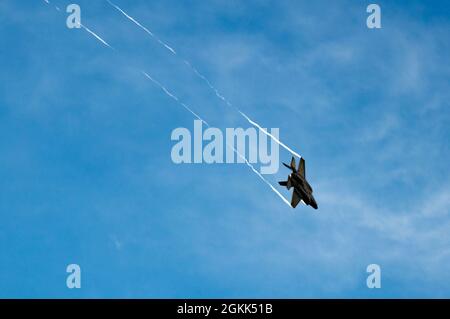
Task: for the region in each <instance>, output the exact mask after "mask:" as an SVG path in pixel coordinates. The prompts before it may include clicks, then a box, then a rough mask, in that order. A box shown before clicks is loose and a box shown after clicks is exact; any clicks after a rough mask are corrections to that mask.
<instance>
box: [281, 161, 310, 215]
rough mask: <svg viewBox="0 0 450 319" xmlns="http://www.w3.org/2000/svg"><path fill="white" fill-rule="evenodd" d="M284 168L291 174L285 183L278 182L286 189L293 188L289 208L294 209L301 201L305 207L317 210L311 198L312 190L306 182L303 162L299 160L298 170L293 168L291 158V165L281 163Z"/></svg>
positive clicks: (293, 163)
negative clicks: (289, 170)
mask: <svg viewBox="0 0 450 319" xmlns="http://www.w3.org/2000/svg"><path fill="white" fill-rule="evenodd" d="M283 165H284V166H286V167H287V168H289V169H291V170H292V173H291V174H290V175H289V176H288V180H287V181H285V182H278V183H279V184H280V185H281V186H286V188H287V189H291V187H294V192H293V193H292V200H291V206H292V207H293V208H295V207H296V206H297V204H298V203H299V202H300V201H301V200H303V202H304V203H305V204H306V205H309V206H311V207H313V208H314V209H317V203H316V200H315V199H314V196H313V194H312V193H313V189H312V187H311V185H309V183H308V181H307V180H306V175H305V160H304V159H303V158H301V159H300V164H299V165H298V169H296V166H295V158H294V157H292V159H291V165H288V164H285V163H283Z"/></svg>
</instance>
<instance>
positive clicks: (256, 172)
mask: <svg viewBox="0 0 450 319" xmlns="http://www.w3.org/2000/svg"><path fill="white" fill-rule="evenodd" d="M44 1H45V2H46V3H47V4H50V1H49V0H44ZM107 1H108V2H109V3H110V4H111V5H113V4H112V3H111V2H110V1H109V0H107ZM113 6H114V5H113ZM55 9H56V10H58V11H60V10H59V8H58V7H56V6H55ZM117 9H118V10H120V8H118V7H117ZM120 11H121V12H122V13H123V14H125V15H126V16H127V17H128V18H129V19H131V20H132V21H133V22H135V23H136V24H138V25H139V26H140V27H141V28H144V30H146V32H147V33H149V34H150V35H152V36H154V35H153V33H151V32H150V31H149V30H148V29H146V28H145V27H143V26H141V25H140V24H139V23H138V22H137V21H135V20H134V19H133V18H131V17H129V16H128V15H127V14H126V13H125V12H123V11H122V10H120ZM80 26H81V27H82V28H83V29H84V30H86V31H87V32H88V33H90V34H91V35H92V36H94V37H95V38H96V39H97V40H99V41H100V42H101V43H103V44H104V45H105V46H107V47H109V48H110V49H113V50H114V48H113V47H112V46H110V45H109V44H108V43H107V42H106V41H105V40H103V39H102V38H101V37H100V36H98V35H97V34H96V33H95V32H93V31H92V30H90V29H89V28H88V27H86V26H84V25H83V24H81V23H80ZM154 37H155V36H154ZM155 39H158V38H156V37H155ZM159 42H160V43H161V44H163V45H164V43H163V42H162V41H159ZM166 47H167V48H168V49H169V50H170V51H171V52H172V53H174V54H176V52H175V51H174V50H173V49H171V48H170V47H168V46H166ZM186 62H187V61H186ZM187 63H189V62H187ZM189 65H190V64H189ZM191 67H192V66H191ZM192 69H193V70H194V71H195V72H196V73H197V74H198V75H199V76H200V77H203V76H202V75H201V74H200V73H199V72H198V71H197V70H196V69H195V68H193V67H192ZM141 72H142V74H143V75H144V76H145V77H146V78H148V79H149V80H150V81H152V82H153V83H154V84H156V85H157V86H158V87H159V88H160V89H161V90H163V92H164V93H165V94H166V95H167V96H169V97H170V98H171V99H173V100H174V101H176V102H177V103H178V104H180V105H181V106H183V107H184V108H185V109H186V110H187V111H189V112H190V113H191V114H192V115H194V116H195V117H196V118H197V119H199V120H200V121H202V122H203V123H205V125H206V126H208V127H209V124H208V123H207V122H206V121H205V120H203V119H202V118H201V117H200V116H198V115H197V114H196V113H195V112H194V111H192V109H191V108H190V107H189V106H187V105H186V104H185V103H183V102H181V101H180V100H179V99H178V97H177V96H175V95H174V94H172V93H171V92H170V91H169V90H168V89H166V87H165V86H164V85H162V84H161V83H159V82H158V81H157V80H155V79H154V78H152V77H151V76H150V75H149V74H148V73H147V72H145V71H141ZM203 78H204V79H205V81H207V83H209V81H208V79H206V77H203ZM211 87H212V85H211ZM212 88H213V87H212ZM216 93H217V95H218V96H219V97H220V94H219V93H218V92H217V90H216ZM221 98H222V99H223V100H224V101H226V100H225V98H223V97H221ZM230 106H231V104H230ZM227 146H228V147H230V148H231V149H233V151H234V152H235V153H236V154H237V155H238V156H239V157H240V158H242V159H243V160H244V161H245V163H246V164H247V166H248V167H250V168H251V169H252V171H253V172H254V173H255V174H256V175H258V177H259V178H261V179H262V180H263V181H264V182H265V183H266V184H267V185H269V187H270V188H271V189H272V190H273V191H274V192H275V194H277V195H278V196H279V197H280V198H281V199H282V200H283V202H285V203H286V204H287V205H288V206H289V207H290V206H291V204H290V203H289V201H288V200H287V199H286V198H285V197H284V196H283V195H281V193H280V192H279V191H278V190H277V189H275V187H273V185H272V184H271V183H270V182H269V181H268V180H267V179H265V178H264V176H262V175H261V173H260V172H258V171H257V170H256V169H255V168H254V167H253V165H252V164H250V162H249V161H248V160H247V159H246V158H245V156H243V155H241V154H240V153H239V152H238V151H237V150H236V149H235V148H234V147H232V146H230V145H229V144H227Z"/></svg>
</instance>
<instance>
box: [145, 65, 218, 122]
mask: <svg viewBox="0 0 450 319" xmlns="http://www.w3.org/2000/svg"><path fill="white" fill-rule="evenodd" d="M141 72H142V74H143V75H144V76H145V77H146V78H147V79H149V80H150V81H152V82H153V83H154V84H156V85H157V86H158V87H159V88H160V89H161V90H163V92H164V93H166V95H167V96H169V97H170V98H171V99H173V100H175V101H176V102H177V103H179V104H180V105H181V106H182V107H184V108H185V109H186V110H188V111H189V112H190V113H191V114H192V115H194V116H195V117H196V118H197V119H199V120H200V121H202V122H203V123H205V124H206V125H207V126H209V124H208V123H207V122H206V121H205V120H204V119H202V118H201V117H200V116H198V115H197V114H196V113H195V112H194V111H192V109H191V108H190V107H189V106H187V105H186V104H184V103H183V102H181V101H180V100H179V99H178V97H176V96H175V95H174V94H172V93H171V92H170V91H169V90H167V89H166V87H165V86H164V85H162V84H161V83H159V82H158V81H156V80H155V79H154V78H152V77H151V76H150V75H149V74H148V73H147V72H145V71H141Z"/></svg>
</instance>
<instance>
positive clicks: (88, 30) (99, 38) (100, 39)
mask: <svg viewBox="0 0 450 319" xmlns="http://www.w3.org/2000/svg"><path fill="white" fill-rule="evenodd" d="M79 24H80V26H81V27H82V28H83V29H84V30H86V31H87V32H88V33H89V34H91V35H92V36H94V37H95V38H96V39H97V40H98V41H100V42H101V43H103V44H104V45H105V46H107V47H108V48H110V49H113V50H114V48H113V47H112V46H110V45H109V44H108V42H106V41H105V40H103V39H102V38H101V37H100V36H99V35H97V34H96V33H95V32H94V31H92V30H91V29H89V28H88V27H86V26H85V25H83V24H82V23H81V22H80V23H79Z"/></svg>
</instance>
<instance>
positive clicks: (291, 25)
mask: <svg viewBox="0 0 450 319" xmlns="http://www.w3.org/2000/svg"><path fill="white" fill-rule="evenodd" d="M69 3H70V2H65V1H60V0H55V1H52V5H54V4H56V5H58V6H59V7H61V8H65V7H66V6H67V5H68V4H69ZM77 3H78V4H79V5H80V6H81V10H82V11H81V13H82V17H81V18H82V23H83V24H85V25H86V26H88V27H89V28H91V29H92V30H93V31H95V32H96V33H97V34H99V35H100V36H102V38H104V39H105V40H106V41H108V43H110V44H111V45H112V46H113V47H114V48H115V49H116V50H115V51H112V50H109V49H107V48H106V47H105V46H103V45H102V44H101V43H100V42H99V41H97V40H96V39H95V38H93V37H92V36H91V35H89V34H88V33H87V32H85V31H84V30H69V29H68V28H67V27H66V25H65V20H66V16H67V15H66V14H65V13H63V12H57V11H56V10H54V8H53V6H49V5H46V4H45V2H44V1H39V0H36V1H32V0H27V1H13V0H4V1H2V2H1V3H0V17H1V19H0V69H1V72H0V79H1V80H0V83H1V84H0V136H1V138H0V152H1V156H0V218H1V219H0V251H1V254H0V297H32V298H37V297H58V298H70V297H75V298H78V297H106V298H110V297H125V298H132V297H137V298H142V297H180V298H187V297H290V298H295V297H324V298H330V297H344V298H354V297H370V298H371V297H374V298H378V297H400V298H404V297H450V273H449V268H448V265H449V263H450V231H449V230H450V219H449V216H450V215H449V213H450V210H449V208H448V207H449V204H450V182H449V170H448V161H449V158H450V150H449V136H450V130H449V127H450V125H449V124H450V123H449V120H450V112H449V107H450V105H449V100H450V93H449V92H450V90H449V80H450V69H449V68H450V63H449V62H450V61H449V49H450V36H449V35H450V24H449V5H448V3H445V1H408V2H407V3H406V2H404V1H379V2H377V3H378V4H379V5H380V6H381V9H382V29H379V30H369V29H368V28H367V27H366V24H365V21H366V18H367V15H368V14H367V13H366V6H367V5H368V4H369V3H370V2H365V1H333V2H332V3H330V1H314V2H312V1H245V2H244V1H218V0H217V1H208V2H205V1H151V2H149V1H122V0H116V1H115V3H117V4H118V5H120V6H121V7H122V8H123V9H125V10H126V11H127V12H128V13H130V14H131V15H132V16H133V17H135V18H136V19H138V20H139V21H140V22H142V23H143V24H144V25H146V26H147V27H149V28H150V29H151V30H152V31H153V32H155V33H156V34H157V35H158V36H159V37H160V38H161V39H163V40H164V41H166V42H167V43H169V44H170V45H172V46H173V47H174V48H175V49H176V50H177V52H178V53H179V55H180V56H182V57H183V58H185V59H188V60H189V61H191V62H192V63H193V64H194V65H195V66H196V67H197V68H198V69H199V70H200V71H201V72H202V73H203V74H205V75H206V76H207V77H208V78H209V79H210V80H211V82H212V83H214V85H215V86H216V87H217V88H219V89H220V90H221V92H222V93H223V94H224V95H225V96H226V97H227V99H228V100H230V101H232V102H233V104H235V105H238V106H239V108H240V109H242V110H243V111H244V112H246V113H247V114H249V115H250V116H251V117H252V118H253V119H255V120H256V121H257V122H258V123H260V124H261V125H263V126H264V127H279V128H280V137H281V140H282V141H284V142H285V143H286V144H288V145H289V146H291V147H292V148H294V149H295V150H296V151H298V152H299V153H300V154H301V155H302V156H304V157H305V159H306V163H307V174H308V179H309V181H310V183H311V184H312V186H313V187H314V193H315V197H316V200H317V202H318V204H319V210H318V211H314V210H313V209H311V208H310V207H305V206H299V207H298V208H297V209H295V210H293V209H290V208H289V207H287V206H286V205H285V204H284V203H283V202H282V201H280V199H279V198H278V197H277V196H276V195H275V194H274V193H273V192H271V190H270V189H269V188H268V187H267V186H266V185H265V184H264V183H263V182H262V181H261V180H260V179H258V177H257V176H255V175H254V174H253V173H252V172H251V170H249V168H248V167H247V166H245V165H242V164H221V165H219V164H216V165H175V164H174V163H173V162H172V161H171V158H170V151H171V148H172V146H173V145H174V143H173V142H172V141H171V140H170V135H171V132H172V130H173V129H175V128H177V127H187V128H192V127H193V119H194V118H193V117H192V115H191V114H190V113H188V112H186V111H185V110H184V109H183V108H181V107H180V106H179V105H178V104H176V103H174V101H173V100H171V99H170V98H168V97H167V96H166V95H164V94H163V93H162V91H161V90H159V89H158V88H157V87H156V86H154V85H152V83H151V82H149V81H146V80H145V78H144V77H143V76H142V74H140V73H139V70H140V69H145V70H146V71H148V72H149V73H151V74H152V75H153V76H154V77H155V78H157V79H158V80H159V81H161V82H162V83H164V84H165V85H166V86H167V87H168V88H170V89H171V90H172V91H173V92H175V93H176V94H177V96H178V97H179V98H180V99H181V100H182V101H184V102H185V103H187V104H189V105H191V106H192V107H193V108H194V109H195V110H196V111H197V112H198V113H199V114H201V116H203V117H204V118H205V119H206V120H207V121H208V122H210V123H211V124H212V125H213V126H216V127H221V128H224V127H244V128H247V127H249V126H248V123H247V122H245V121H243V120H242V118H240V117H239V115H238V114H237V113H236V112H233V111H232V110H230V109H227V108H226V107H224V105H223V104H222V103H221V102H220V100H218V99H217V98H216V97H215V96H214V94H213V93H212V92H211V90H209V89H208V87H207V86H206V85H205V84H204V83H203V82H202V81H201V80H199V79H198V78H197V77H196V76H195V75H194V74H193V73H192V72H191V71H190V69H189V68H187V67H186V66H185V65H184V64H183V63H182V61H181V60H180V59H177V58H174V57H173V56H172V55H170V54H168V52H167V50H164V49H163V48H162V47H161V46H159V45H158V44H157V43H155V41H153V40H152V39H151V38H150V37H148V36H147V35H146V34H145V33H144V32H143V31H142V30H140V29H139V28H137V27H136V26H135V25H133V24H132V23H131V22H130V21H128V20H126V19H125V18H124V17H123V16H122V15H120V13H118V12H117V11H116V10H114V9H113V8H111V6H109V5H108V4H107V3H106V2H105V1H100V0H98V1H77ZM280 155H281V160H284V161H288V160H289V159H290V155H289V153H287V152H285V151H284V150H281V149H280ZM286 175H287V172H286V171H285V170H283V169H280V171H279V173H278V174H276V175H273V176H268V179H269V180H270V181H271V182H272V183H276V181H277V180H281V179H285V177H286ZM280 191H281V192H283V194H284V195H285V196H289V194H288V192H287V190H282V189H280ZM71 263H76V264H79V265H80V266H81V269H82V288H81V289H78V290H77V289H74V290H70V289H68V288H67V287H66V276H67V274H66V272H65V269H66V266H67V265H68V264H71ZM372 263H376V264H379V265H380V266H381V269H382V288H381V289H377V290H373V289H368V288H367V287H366V276H367V273H366V267H367V265H369V264H372Z"/></svg>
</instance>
